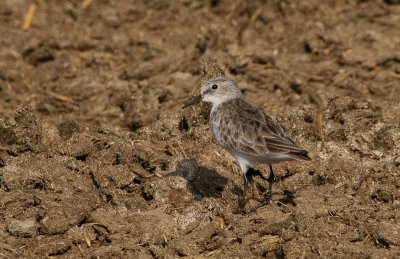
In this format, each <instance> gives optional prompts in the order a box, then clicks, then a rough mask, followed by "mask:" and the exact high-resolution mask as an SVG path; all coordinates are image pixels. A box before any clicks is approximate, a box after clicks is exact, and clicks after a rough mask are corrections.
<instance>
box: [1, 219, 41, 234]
mask: <svg viewBox="0 0 400 259" xmlns="http://www.w3.org/2000/svg"><path fill="white" fill-rule="evenodd" d="M7 230H8V232H9V233H10V234H11V235H13V236H17V237H35V236H37V234H38V230H37V225H36V221H35V220H34V219H26V220H17V219H11V220H10V222H9V224H8V225H7Z"/></svg>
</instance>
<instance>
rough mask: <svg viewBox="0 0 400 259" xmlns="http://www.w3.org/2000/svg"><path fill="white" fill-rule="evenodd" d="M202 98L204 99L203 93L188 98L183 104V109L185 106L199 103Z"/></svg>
mask: <svg viewBox="0 0 400 259" xmlns="http://www.w3.org/2000/svg"><path fill="white" fill-rule="evenodd" d="M201 99H202V98H201V95H196V96H194V97H193V98H192V99H190V100H188V101H187V102H185V103H184V104H183V107H182V109H185V108H187V107H189V106H192V105H195V104H198V103H199V102H201Z"/></svg>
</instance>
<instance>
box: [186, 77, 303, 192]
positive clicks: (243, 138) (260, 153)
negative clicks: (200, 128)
mask: <svg viewBox="0 0 400 259" xmlns="http://www.w3.org/2000/svg"><path fill="white" fill-rule="evenodd" d="M200 102H208V103H211V105H212V107H211V111H210V116H209V124H210V129H211V131H212V134H213V136H214V138H215V140H216V142H217V144H218V145H220V146H221V147H222V148H224V149H225V150H226V151H228V152H229V153H230V154H231V155H232V156H233V158H234V159H235V160H236V161H237V163H238V164H239V166H240V169H241V172H242V175H243V180H244V188H243V197H245V196H246V193H247V189H248V185H249V181H248V179H247V173H248V171H249V168H250V166H251V165H253V164H268V165H269V169H270V175H269V178H268V179H266V178H265V177H262V178H263V179H266V180H268V181H269V183H270V188H271V186H272V183H273V182H274V179H275V175H274V171H273V168H272V165H273V164H276V163H279V162H283V161H298V160H311V158H310V156H309V155H308V151H307V150H305V149H304V148H302V147H300V146H298V145H297V144H296V142H295V141H294V140H292V139H291V138H290V137H289V136H288V135H287V134H286V132H285V131H284V130H283V128H282V127H281V126H280V125H279V124H278V123H277V122H275V121H274V120H273V119H272V118H271V117H270V116H269V115H267V114H266V113H265V112H264V111H263V110H261V109H259V108H257V107H255V106H253V105H251V104H250V103H248V102H246V101H245V100H244V99H243V98H242V92H241V90H240V89H239V87H238V85H237V84H236V82H235V81H234V80H232V79H230V78H228V77H226V76H216V77H212V78H210V79H208V80H207V81H205V82H203V83H202V84H201V88H200V94H199V95H196V96H194V97H193V98H192V99H190V100H189V101H187V102H186V103H184V105H183V107H182V108H187V107H190V106H192V105H195V104H197V103H200ZM261 176H262V175H261ZM270 190H271V189H270Z"/></svg>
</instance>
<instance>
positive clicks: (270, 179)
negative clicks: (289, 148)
mask: <svg viewBox="0 0 400 259" xmlns="http://www.w3.org/2000/svg"><path fill="white" fill-rule="evenodd" d="M267 181H268V183H269V192H268V196H267V197H266V199H265V203H266V204H267V203H269V202H270V201H271V198H272V185H273V184H274V182H275V174H274V170H273V169H272V165H269V176H268V179H267Z"/></svg>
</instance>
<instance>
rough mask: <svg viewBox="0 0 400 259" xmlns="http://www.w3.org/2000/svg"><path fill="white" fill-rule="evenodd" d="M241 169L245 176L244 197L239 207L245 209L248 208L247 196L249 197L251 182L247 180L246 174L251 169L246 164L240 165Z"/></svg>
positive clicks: (240, 200)
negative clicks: (248, 190) (248, 191)
mask: <svg viewBox="0 0 400 259" xmlns="http://www.w3.org/2000/svg"><path fill="white" fill-rule="evenodd" d="M240 169H242V175H243V193H242V197H241V198H240V199H239V207H240V208H244V207H245V206H246V202H247V200H246V195H247V189H248V187H249V181H248V179H247V176H246V173H247V170H248V169H249V167H248V166H247V165H246V164H242V163H240Z"/></svg>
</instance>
